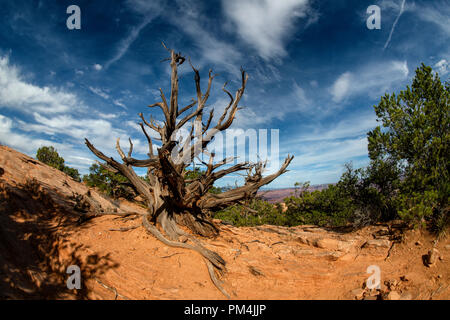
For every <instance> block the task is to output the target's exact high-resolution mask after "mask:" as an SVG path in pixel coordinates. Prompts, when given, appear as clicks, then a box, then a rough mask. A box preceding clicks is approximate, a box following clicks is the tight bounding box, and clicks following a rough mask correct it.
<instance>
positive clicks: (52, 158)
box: [36, 146, 81, 182]
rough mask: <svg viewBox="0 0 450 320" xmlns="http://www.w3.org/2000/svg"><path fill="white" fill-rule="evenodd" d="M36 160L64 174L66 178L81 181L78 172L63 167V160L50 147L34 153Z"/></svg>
mask: <svg viewBox="0 0 450 320" xmlns="http://www.w3.org/2000/svg"><path fill="white" fill-rule="evenodd" d="M36 159H38V160H39V161H41V162H43V163H45V164H47V165H49V166H51V167H53V168H56V169H58V170H60V171H62V172H64V173H65V174H67V175H68V176H70V177H72V178H73V179H74V180H75V181H78V182H80V181H81V178H80V173H79V172H78V170H77V169H75V168H70V167H67V166H65V164H64V162H65V161H64V158H62V157H60V155H59V154H58V151H56V149H55V148H54V147H52V146H50V147H41V148H39V149H38V150H37V152H36Z"/></svg>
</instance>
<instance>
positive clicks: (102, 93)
mask: <svg viewBox="0 0 450 320" xmlns="http://www.w3.org/2000/svg"><path fill="white" fill-rule="evenodd" d="M89 90H90V91H91V92H92V93H95V94H96V95H98V96H99V97H102V98H103V99H105V100H108V99H109V94H107V93H106V92H105V91H103V90H102V89H100V88H94V87H91V86H89Z"/></svg>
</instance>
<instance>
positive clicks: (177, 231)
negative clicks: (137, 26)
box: [86, 48, 293, 296]
mask: <svg viewBox="0 0 450 320" xmlns="http://www.w3.org/2000/svg"><path fill="white" fill-rule="evenodd" d="M166 49H167V48H166ZM167 50H168V51H169V52H170V58H168V59H167V60H168V61H170V67H171V91H170V97H169V99H167V98H166V96H165V94H164V93H163V90H162V89H160V94H161V101H160V102H157V103H155V104H152V105H150V106H149V107H150V108H154V107H159V108H160V109H161V110H162V112H163V114H164V118H165V119H164V122H163V125H159V124H157V123H156V122H155V121H154V120H153V118H150V119H149V120H146V118H145V117H144V115H143V114H142V113H140V114H139V116H140V118H141V119H142V122H141V123H140V127H141V129H142V132H143V134H144V135H145V137H146V139H147V142H148V159H145V160H139V159H135V158H133V157H132V152H133V144H132V141H131V139H130V140H129V143H130V148H129V151H128V153H127V154H125V153H124V152H123V150H122V148H121V146H120V143H119V139H117V143H116V149H117V152H118V154H119V155H120V157H121V159H122V162H118V161H116V160H115V159H114V158H112V157H108V156H106V155H105V154H103V153H102V152H101V151H99V150H98V149H97V148H96V147H94V146H93V145H92V144H91V143H90V142H89V140H87V139H86V145H87V147H88V148H89V149H90V150H91V151H92V152H93V153H94V154H95V155H96V156H97V157H98V158H100V159H101V160H103V161H104V163H102V165H103V166H104V167H105V168H107V169H108V170H110V171H113V172H116V173H120V174H122V175H123V176H125V177H126V178H128V180H129V182H130V183H131V185H132V186H133V187H134V189H135V191H136V192H137V193H138V194H139V195H140V196H142V197H143V198H144V199H145V202H146V204H147V207H148V211H147V213H146V214H145V215H143V216H142V226H143V227H144V228H145V229H146V230H147V231H148V232H149V233H151V234H152V235H153V236H155V237H156V238H157V239H159V240H160V241H162V242H163V243H164V244H166V245H168V246H173V247H180V248H187V249H192V250H195V251H197V252H198V253H200V254H201V255H202V256H203V257H204V258H205V261H206V264H207V267H208V271H209V274H210V277H211V280H212V281H213V283H214V284H215V285H216V286H217V287H218V289H219V290H220V291H221V292H222V293H224V294H225V295H226V296H228V295H227V293H226V292H225V291H224V290H223V288H222V287H221V285H220V283H219V280H218V278H217V275H222V274H223V273H224V272H225V270H226V269H225V261H224V260H223V259H222V258H221V257H220V256H219V255H218V254H217V253H215V252H213V251H211V250H208V249H206V248H205V247H203V246H202V245H201V243H200V242H199V241H198V240H197V238H195V237H194V236H193V235H192V234H195V235H200V236H204V237H214V236H217V235H218V231H219V230H218V228H217V227H216V226H215V225H214V223H213V222H212V221H211V219H210V218H209V214H208V213H209V212H211V211H212V210H216V209H220V208H224V207H227V206H229V205H231V204H235V203H241V202H242V201H245V200H248V199H251V198H253V197H254V196H255V195H256V192H257V191H258V189H259V188H260V187H261V186H263V185H266V184H268V183H270V182H271V181H273V180H274V179H276V178H277V177H278V176H279V175H281V174H283V173H284V172H286V171H287V170H286V168H287V166H288V165H289V163H290V162H291V160H292V159H293V157H292V156H288V157H287V158H286V159H285V161H284V163H283V165H282V166H281V168H280V169H279V170H278V171H277V172H276V173H274V174H271V175H268V176H266V177H263V176H262V173H263V170H264V167H265V164H264V163H262V162H258V163H253V164H252V163H249V162H244V163H238V164H235V165H230V162H234V160H235V158H226V159H223V160H221V161H218V162H217V161H215V159H214V153H209V152H208V150H207V146H208V144H209V143H210V142H211V141H212V139H213V137H214V136H215V135H216V134H217V133H218V132H221V131H224V130H226V129H227V128H229V127H230V126H231V124H232V123H233V120H234V118H235V116H236V112H237V111H238V110H239V107H238V105H239V101H240V100H241V98H242V95H243V94H244V90H245V87H246V84H247V80H248V75H247V73H246V72H245V71H244V70H242V69H241V76H242V79H241V87H240V88H239V89H238V90H237V91H236V93H235V95H234V96H233V95H232V94H231V93H230V92H229V91H228V90H227V89H226V83H225V84H224V86H223V88H222V90H223V91H224V92H225V93H226V94H227V95H228V97H229V99H230V101H229V104H228V105H227V107H226V108H225V110H224V112H223V114H222V115H221V117H220V118H219V119H218V120H217V121H215V122H214V123H215V124H216V125H215V126H214V127H211V124H212V123H213V121H212V120H213V110H211V112H210V113H209V116H208V119H207V121H206V122H203V114H204V109H205V106H206V102H207V100H208V98H209V95H210V90H211V85H212V82H213V79H214V77H215V75H213V74H212V71H211V70H210V71H209V78H208V86H207V88H206V91H202V89H201V87H200V73H199V71H198V70H197V69H196V68H195V67H194V66H192V64H191V67H192V70H193V71H194V79H195V87H196V97H195V99H192V103H190V104H189V105H187V106H186V107H183V108H179V105H178V67H179V66H180V65H181V64H182V63H183V62H185V58H184V57H182V56H181V54H180V53H176V52H175V51H174V50H170V49H167ZM189 63H190V61H189ZM191 120H192V121H191ZM189 124H191V126H190V130H189V134H188V136H187V137H185V139H184V141H179V139H178V140H177V139H175V138H174V135H175V134H176V133H177V131H179V130H180V129H181V128H183V127H184V126H185V125H187V127H189ZM149 129H150V130H154V131H156V133H157V134H158V135H159V137H160V141H161V147H159V148H157V151H156V152H154V149H153V143H152V139H151V137H150V135H149V133H148V131H147V130H149ZM158 140H159V139H158ZM202 154H203V155H205V157H206V158H209V161H208V162H202V163H203V165H205V170H204V171H202V173H201V175H200V176H199V177H198V178H195V179H191V180H188V179H185V174H186V172H187V169H188V168H189V166H190V165H191V164H192V163H193V161H194V159H196V158H197V159H198V158H199V156H200V155H202ZM227 164H228V166H226V165H227ZM133 167H144V168H147V175H148V181H144V180H143V179H141V178H140V177H139V176H138V175H137V174H136V172H135V171H134V170H133ZM238 171H246V172H247V177H246V179H245V183H244V185H243V186H241V187H236V188H235V189H232V190H229V191H226V192H223V193H220V194H213V193H210V192H208V191H209V190H210V189H211V188H212V187H213V185H214V182H215V181H217V180H218V179H220V178H222V177H224V176H226V175H228V174H230V173H233V172H238ZM179 226H184V227H185V228H186V229H188V230H190V232H189V233H188V232H185V231H184V230H183V229H182V228H180V227H179Z"/></svg>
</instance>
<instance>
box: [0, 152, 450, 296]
mask: <svg viewBox="0 0 450 320" xmlns="http://www.w3.org/2000/svg"><path fill="white" fill-rule="evenodd" d="M0 168H1V169H0V174H1V175H0V299H36V298H39V299H225V297H224V296H223V295H222V294H221V293H220V292H219V291H218V290H217V289H216V288H215V287H214V285H213V284H212V283H211V281H210V279H209V275H208V272H207V268H206V265H205V263H204V261H203V259H202V257H201V256H200V255H198V254H197V253H195V252H191V251H187V250H184V249H177V248H170V247H166V246H165V245H164V244H162V243H161V242H159V241H158V240H156V239H155V238H153V237H152V236H151V235H148V234H147V233H146V232H145V231H144V230H143V229H142V228H138V229H135V230H131V231H127V232H120V231H111V230H110V229H117V228H121V227H126V226H132V225H134V224H136V221H133V220H127V221H124V219H123V218H116V217H113V216H103V217H96V218H93V219H91V220H89V221H86V222H84V223H81V224H80V223H78V220H79V214H78V213H76V212H75V211H74V210H73V201H71V200H70V196H71V195H72V193H73V192H75V193H79V194H84V193H86V192H87V191H88V188H87V187H86V186H85V185H83V184H81V183H77V182H75V181H73V180H72V179H71V178H69V177H68V176H66V175H65V174H64V173H62V172H60V171H58V170H56V169H53V168H50V167H48V166H46V165H44V164H42V163H40V162H39V161H36V160H34V159H32V158H30V157H28V156H26V155H23V154H21V153H19V152H17V151H15V150H12V149H10V148H7V147H3V146H0ZM33 178H34V179H35V180H34V182H33V180H32V179H33ZM27 181H28V182H27ZM91 193H92V195H93V197H94V198H95V199H97V200H98V201H99V202H100V203H101V205H102V207H103V208H105V209H107V208H113V207H114V203H113V202H112V201H111V200H109V199H107V198H104V197H102V196H101V195H100V194H98V193H97V192H95V191H94V190H92V191H91ZM120 210H124V211H141V210H144V209H143V208H141V207H139V206H138V205H135V204H133V203H129V202H126V201H121V202H120ZM219 226H220V229H221V235H220V236H219V237H218V238H217V239H213V240H207V239H203V240H202V241H203V242H204V243H205V245H206V246H207V247H208V248H210V249H212V250H215V251H217V252H218V253H219V254H220V255H221V256H222V257H223V258H224V259H225V260H226V262H227V269H228V272H227V274H226V276H225V277H224V279H223V280H224V288H225V290H227V291H228V292H229V293H230V295H231V297H232V299H363V298H366V299H374V296H376V295H378V296H379V297H381V296H383V295H384V296H386V295H387V294H388V293H389V292H391V294H390V295H389V297H390V298H393V299H449V298H450V290H449V277H450V268H449V267H448V259H450V256H449V254H450V245H449V241H448V238H444V239H441V240H440V241H438V242H434V240H435V238H434V237H433V236H431V235H430V234H428V233H427V232H425V231H420V230H416V231H414V230H410V231H402V230H401V227H400V225H396V224H390V225H377V226H371V227H366V228H364V229H361V230H358V231H353V232H350V233H348V232H347V233H345V232H343V230H325V229H321V228H317V227H314V226H299V227H295V228H283V227H274V226H261V227H254V228H236V227H231V226H227V225H223V224H219ZM393 243H395V244H394V245H393V246H392V244H393ZM433 247H435V248H436V249H437V250H438V252H439V257H438V259H437V260H436V262H435V263H434V264H433V265H432V266H431V267H426V266H425V265H424V263H423V260H422V259H423V255H425V254H427V252H428V251H429V250H431V249H432V248H433ZM72 264H76V265H78V266H80V267H81V270H82V276H83V277H82V289H81V290H68V289H67V288H66V279H67V277H68V275H67V274H66V268H67V267H68V266H69V265H72ZM370 265H377V266H379V267H380V269H381V278H382V288H381V291H382V293H383V294H380V292H376V291H374V290H372V291H369V290H365V291H364V290H363V289H362V288H363V286H364V284H365V281H366V279H367V278H368V277H369V274H367V273H366V269H367V267H368V266H370ZM394 293H395V294H394Z"/></svg>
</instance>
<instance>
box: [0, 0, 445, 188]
mask: <svg viewBox="0 0 450 320" xmlns="http://www.w3.org/2000/svg"><path fill="white" fill-rule="evenodd" d="M72 4H75V5H78V6H79V7H80V9H81V30H69V29H68V28H67V27H66V19H67V17H68V16H69V15H68V14H67V13H66V9H67V7H68V6H69V5H72ZM370 5H378V6H379V7H380V8H381V29H380V30H369V29H368V28H367V27H366V19H367V18H368V17H369V15H368V14H367V13H366V10H367V8H368V7H369V6H370ZM449 38H450V1H446V0H443V1H411V0H379V1H377V0H369V1H366V0H345V1H344V0H336V1H320V0H277V1H275V0H272V1H269V0H223V1H191V0H180V1H144V0H127V1H106V0H90V1H75V0H71V1H30V0H26V1H25V0H24V1H6V0H2V1H1V3H0V143H2V144H5V145H8V146H10V147H12V148H15V149H17V150H19V151H21V152H24V153H26V154H29V155H31V156H34V155H35V153H36V150H37V148H39V147H40V146H42V145H53V146H55V147H56V148H57V150H58V151H59V153H60V154H61V155H62V156H63V157H64V158H65V160H66V164H67V165H69V166H73V167H75V168H78V169H79V170H80V171H81V172H82V173H87V172H88V168H89V166H90V164H91V163H92V162H93V160H94V159H95V157H94V156H93V155H92V154H91V153H90V152H89V150H88V149H87V148H86V146H85V145H84V141H83V140H84V137H87V138H89V139H90V140H91V141H92V142H93V143H94V145H96V146H98V147H99V148H100V149H102V150H103V151H104V152H105V153H106V154H108V155H111V156H114V157H117V155H116V152H115V150H114V146H115V140H116V138H117V137H120V138H121V141H124V142H123V143H125V141H127V139H128V137H129V136H130V137H131V138H132V139H133V143H134V144H135V153H136V154H135V157H140V158H144V157H145V153H146V152H147V151H146V148H147V147H146V143H145V138H144V137H143V136H142V134H141V132H140V130H139V128H138V126H137V122H138V121H139V118H138V116H137V113H139V112H144V114H145V115H146V116H148V115H149V114H150V113H151V112H154V115H155V118H156V119H162V118H161V114H159V113H158V112H157V111H152V110H150V109H149V108H147V107H146V106H147V105H149V104H151V103H154V102H157V101H159V94H158V88H159V87H161V88H163V90H165V91H166V92H168V91H169V90H168V88H169V68H168V63H167V62H166V63H162V62H161V60H162V59H164V58H166V57H167V51H165V49H164V48H163V47H162V46H161V41H164V42H165V43H166V44H167V46H168V47H171V48H173V49H175V50H176V51H181V52H182V53H183V54H184V55H185V56H187V57H190V58H191V60H192V62H193V64H194V65H195V66H196V67H197V68H198V69H200V72H201V75H202V76H203V79H205V78H207V73H208V69H210V68H212V69H213V70H214V72H216V73H218V74H219V75H218V76H217V77H216V79H215V82H214V85H213V89H212V94H211V97H210V99H209V105H208V107H211V108H212V107H214V108H215V110H217V111H218V112H220V110H223V108H224V107H225V105H226V103H227V99H226V98H227V97H226V96H225V95H224V93H223V92H222V91H221V88H222V85H223V83H224V82H225V81H229V84H228V87H229V89H230V90H236V89H237V88H238V86H239V76H240V75H239V68H240V66H243V67H244V69H246V70H247V72H248V73H249V76H250V78H249V82H248V86H247V90H246V94H245V96H244V98H243V100H242V102H241V105H243V106H245V108H244V109H243V110H240V111H239V112H238V115H237V119H236V121H235V123H234V124H233V126H232V128H233V129H238V128H244V129H245V128H253V129H279V142H280V161H282V159H283V158H284V157H285V156H286V155H287V154H288V153H289V154H293V155H295V159H294V160H293V162H292V163H291V165H290V167H289V169H290V171H289V172H288V173H286V174H284V175H282V176H281V177H279V178H278V179H277V180H276V181H274V182H273V183H272V184H271V185H270V187H273V188H279V187H292V186H293V185H294V183H295V182H300V181H311V183H312V184H320V183H333V182H336V181H338V179H339V177H340V175H341V173H342V171H343V165H344V163H346V162H349V161H352V162H353V164H354V166H355V167H361V166H364V165H366V164H367V163H368V157H367V139H366V132H367V131H369V130H371V129H373V128H374V127H375V126H376V125H377V122H376V117H375V113H374V111H373V105H374V104H376V103H377V102H378V101H379V99H380V97H381V96H382V95H384V94H385V93H386V92H389V93H391V92H397V91H399V90H401V89H403V88H405V86H406V85H407V84H409V83H410V81H411V79H412V77H413V76H414V71H415V69H416V68H417V67H418V66H419V65H420V63H421V62H424V63H425V64H427V65H430V66H432V67H433V68H434V69H435V70H436V71H437V72H439V73H440V76H441V78H442V79H444V80H447V79H448V76H449V73H448V71H449V61H450V45H449V44H450V41H449V40H450V39H449ZM180 77H181V78H180V81H181V85H180V86H181V87H180V92H181V97H180V99H181V103H182V104H184V103H187V102H189V101H190V99H191V98H192V97H193V96H194V94H195V92H194V86H193V73H192V71H191V69H190V67H189V64H183V65H182V66H181V67H180ZM217 117H218V116H217ZM235 180H237V181H240V178H239V177H238V176H231V177H228V178H226V179H223V181H221V182H220V184H221V185H228V184H234V182H235Z"/></svg>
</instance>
